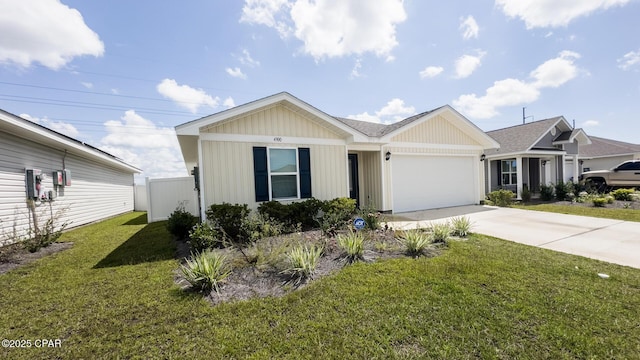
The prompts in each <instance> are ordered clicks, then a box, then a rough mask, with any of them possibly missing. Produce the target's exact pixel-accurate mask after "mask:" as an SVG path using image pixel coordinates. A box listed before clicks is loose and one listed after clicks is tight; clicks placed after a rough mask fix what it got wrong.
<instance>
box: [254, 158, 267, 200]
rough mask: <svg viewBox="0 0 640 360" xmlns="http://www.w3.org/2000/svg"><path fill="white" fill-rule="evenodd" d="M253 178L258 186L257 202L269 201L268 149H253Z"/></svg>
mask: <svg viewBox="0 0 640 360" xmlns="http://www.w3.org/2000/svg"><path fill="white" fill-rule="evenodd" d="M253 176H254V179H255V186H256V202H258V201H269V169H267V148H266V147H257V146H256V147H254V148H253Z"/></svg>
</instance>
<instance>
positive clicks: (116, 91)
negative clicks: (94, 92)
mask: <svg viewBox="0 0 640 360" xmlns="http://www.w3.org/2000/svg"><path fill="white" fill-rule="evenodd" d="M111 93H112V94H114V95H120V90H118V89H116V88H113V89H111Z"/></svg>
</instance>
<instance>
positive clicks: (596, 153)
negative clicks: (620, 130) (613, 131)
mask: <svg viewBox="0 0 640 360" xmlns="http://www.w3.org/2000/svg"><path fill="white" fill-rule="evenodd" d="M590 138H591V144H589V145H584V146H580V157H589V158H593V157H606V156H616V155H631V154H640V145H638V144H631V143H627V142H623V141H616V140H611V139H605V138H601V137H597V136H590Z"/></svg>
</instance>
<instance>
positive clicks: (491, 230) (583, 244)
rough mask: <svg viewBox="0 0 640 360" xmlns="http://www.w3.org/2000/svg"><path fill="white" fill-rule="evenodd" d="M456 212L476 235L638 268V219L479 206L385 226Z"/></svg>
mask: <svg viewBox="0 0 640 360" xmlns="http://www.w3.org/2000/svg"><path fill="white" fill-rule="evenodd" d="M455 216H466V217H468V218H469V219H470V220H471V221H472V223H473V228H472V231H473V232H475V233H480V234H485V235H490V236H494V237H497V238H501V239H504V240H510V241H514V242H518V243H521V244H526V245H532V246H537V247H540V248H544V249H550V250H555V251H561V252H565V253H569V254H575V255H581V256H585V257H589V258H593V259H598V260H602V261H607V262H611V263H615V264H620V265H626V266H631V267H634V268H640V222H630V221H621V220H610V219H599V218H592V217H586V216H576V215H565V214H555V213H549V212H541V211H531V210H520V209H512V208H500V207H493V206H480V205H478V206H461V207H455V208H448V209H437V210H425V211H416V212H411V213H401V214H395V215H394V218H395V219H396V220H394V221H391V222H389V226H391V227H393V228H395V229H406V228H415V227H416V226H421V227H426V226H428V225H429V224H430V223H432V222H437V221H444V220H445V219H449V218H451V217H455Z"/></svg>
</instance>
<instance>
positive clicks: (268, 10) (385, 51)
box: [240, 0, 407, 61]
mask: <svg viewBox="0 0 640 360" xmlns="http://www.w3.org/2000/svg"><path fill="white" fill-rule="evenodd" d="M406 18H407V14H406V12H405V10H404V6H403V2H402V0H377V1H369V0H350V1H345V0H316V1H310V0H295V1H294V0H288V1H285V0H246V1H245V5H244V7H243V12H242V17H241V18H240V21H241V22H246V23H250V24H260V25H265V26H268V27H271V28H274V29H276V30H277V31H278V33H279V34H280V36H281V37H283V38H287V37H289V36H291V34H293V35H294V36H295V37H296V38H297V39H298V40H300V41H302V43H303V46H302V52H303V53H305V54H308V55H311V56H312V57H313V58H314V59H316V60H322V59H324V58H327V57H329V58H331V57H342V56H348V55H361V54H364V53H368V52H371V53H374V54H376V55H377V56H380V57H383V58H385V61H393V59H394V57H393V56H392V55H391V50H392V49H393V48H394V47H395V46H396V45H398V41H397V39H396V25H397V24H399V23H402V22H404V21H405V20H406Z"/></svg>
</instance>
